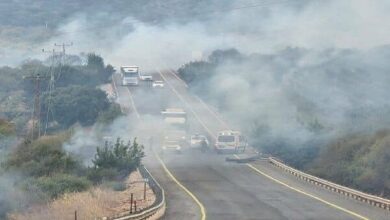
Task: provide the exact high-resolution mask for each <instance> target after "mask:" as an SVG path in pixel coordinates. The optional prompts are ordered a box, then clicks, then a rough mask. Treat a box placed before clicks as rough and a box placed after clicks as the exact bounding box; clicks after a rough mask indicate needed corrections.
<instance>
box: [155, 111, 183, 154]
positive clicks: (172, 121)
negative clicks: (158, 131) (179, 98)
mask: <svg viewBox="0 0 390 220" xmlns="http://www.w3.org/2000/svg"><path fill="white" fill-rule="evenodd" d="M161 114H162V116H163V119H164V132H163V140H162V149H163V150H174V151H177V152H181V150H182V149H183V147H184V146H185V145H186V144H187V129H188V125H187V113H186V112H185V111H184V110H183V109H181V108H167V109H166V110H165V111H162V112H161Z"/></svg>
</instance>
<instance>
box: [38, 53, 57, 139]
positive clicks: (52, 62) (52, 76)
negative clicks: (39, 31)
mask: <svg viewBox="0 0 390 220" xmlns="http://www.w3.org/2000/svg"><path fill="white" fill-rule="evenodd" d="M42 52H43V53H52V55H51V65H50V81H49V87H48V90H49V97H48V103H47V111H46V121H45V129H44V133H43V135H46V132H47V128H48V125H49V114H50V112H51V104H52V103H51V101H52V92H53V90H54V83H55V79H54V65H55V61H54V59H55V58H56V53H57V52H56V51H55V50H54V49H53V50H52V51H48V50H45V49H42ZM57 54H58V53H57Z"/></svg>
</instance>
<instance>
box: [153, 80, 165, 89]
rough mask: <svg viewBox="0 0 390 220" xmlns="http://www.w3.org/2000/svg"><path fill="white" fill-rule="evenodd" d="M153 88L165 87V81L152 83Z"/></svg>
mask: <svg viewBox="0 0 390 220" xmlns="http://www.w3.org/2000/svg"><path fill="white" fill-rule="evenodd" d="M152 87H153V88H164V81H159V80H157V81H154V82H153V84H152Z"/></svg>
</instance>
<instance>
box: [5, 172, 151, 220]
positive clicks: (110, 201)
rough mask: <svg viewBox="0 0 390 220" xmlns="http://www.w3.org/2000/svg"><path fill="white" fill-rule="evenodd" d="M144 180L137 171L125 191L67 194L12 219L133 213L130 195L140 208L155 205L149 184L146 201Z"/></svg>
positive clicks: (63, 219)
mask: <svg viewBox="0 0 390 220" xmlns="http://www.w3.org/2000/svg"><path fill="white" fill-rule="evenodd" d="M142 181H143V178H142V176H141V174H140V173H139V172H138V171H135V172H133V173H131V175H130V176H129V177H128V178H127V180H126V186H127V187H126V190H124V191H114V190H112V189H107V188H103V187H96V188H93V189H90V190H89V191H86V192H81V193H69V194H65V195H64V196H63V197H62V198H60V199H57V200H54V201H53V202H51V203H49V204H46V205H43V206H34V207H31V208H29V209H28V210H26V211H25V212H23V213H13V214H10V215H9V219H10V220H46V219H47V220H49V219H50V220H52V219H56V220H57V219H58V220H73V219H75V211H77V217H78V219H102V217H105V216H107V217H112V216H116V215H118V214H126V213H129V211H130V194H131V193H133V199H134V200H135V201H137V209H144V208H146V207H148V206H150V205H152V204H153V202H154V201H155V199H156V198H155V196H154V193H153V191H152V190H151V189H150V188H149V186H148V185H146V200H144V199H143V198H144V183H143V182H142Z"/></svg>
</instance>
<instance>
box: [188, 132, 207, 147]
mask: <svg viewBox="0 0 390 220" xmlns="http://www.w3.org/2000/svg"><path fill="white" fill-rule="evenodd" d="M203 140H204V141H205V142H206V144H207V146H209V141H208V140H207V137H206V136H204V135H199V134H195V135H192V136H191V140H190V145H191V147H201V146H200V145H201V142H202V141H203Z"/></svg>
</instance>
